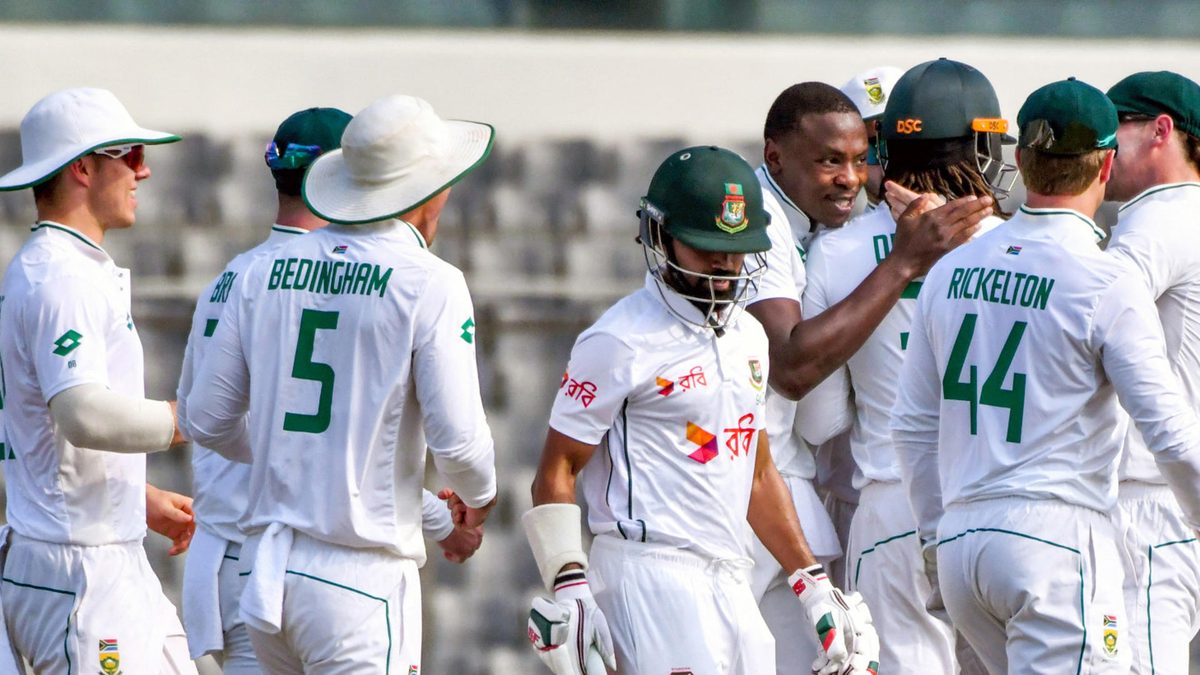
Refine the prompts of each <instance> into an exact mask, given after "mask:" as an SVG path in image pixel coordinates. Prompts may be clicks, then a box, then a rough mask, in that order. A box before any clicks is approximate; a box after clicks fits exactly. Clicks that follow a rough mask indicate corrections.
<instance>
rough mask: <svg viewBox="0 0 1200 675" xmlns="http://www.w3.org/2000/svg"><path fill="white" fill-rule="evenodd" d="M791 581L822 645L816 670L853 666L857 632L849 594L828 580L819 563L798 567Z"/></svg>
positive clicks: (825, 674)
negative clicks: (844, 593) (807, 566)
mask: <svg viewBox="0 0 1200 675" xmlns="http://www.w3.org/2000/svg"><path fill="white" fill-rule="evenodd" d="M788 583H789V584H791V586H792V591H794V592H795V593H796V597H797V598H799V599H800V603H801V604H802V605H804V609H805V611H806V612H808V618H809V619H810V620H811V621H812V623H813V627H814V628H815V629H816V631H817V642H818V643H820V645H821V654H820V655H819V656H818V657H817V660H816V662H814V663H813V672H814V673H818V674H819V675H831V674H833V673H845V672H846V671H847V669H848V668H849V667H850V655H851V654H853V653H854V636H855V633H856V629H855V626H854V619H853V616H852V614H851V609H850V605H849V603H847V602H846V598H845V597H843V596H842V592H841V591H839V590H838V589H836V588H834V586H833V584H831V583H830V582H829V577H828V576H826V574H825V570H824V569H823V568H822V567H821V566H820V565H813V566H812V567H809V568H806V569H801V570H796V571H795V572H793V573H792V575H791V576H790V577H788Z"/></svg>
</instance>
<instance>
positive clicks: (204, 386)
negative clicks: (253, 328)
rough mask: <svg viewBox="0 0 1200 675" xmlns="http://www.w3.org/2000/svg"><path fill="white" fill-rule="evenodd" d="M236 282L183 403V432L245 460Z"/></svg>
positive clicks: (245, 403) (244, 374)
mask: <svg viewBox="0 0 1200 675" xmlns="http://www.w3.org/2000/svg"><path fill="white" fill-rule="evenodd" d="M241 290H242V286H241V284H239V285H238V286H237V287H236V288H235V290H234V293H235V294H236V297H237V300H236V301H234V302H230V303H229V304H228V305H226V307H225V311H224V312H223V313H222V315H221V320H220V323H219V324H218V325H217V330H216V333H214V334H213V337H212V340H213V341H212V344H211V345H210V346H209V347H208V350H207V351H206V353H205V357H204V359H203V363H202V364H201V366H200V372H199V373H198V374H197V375H196V376H195V377H194V379H193V381H192V389H191V393H189V394H188V396H187V401H186V404H185V405H186V406H187V407H186V408H185V410H186V417H185V420H186V423H187V426H186V427H184V432H185V433H187V434H188V435H189V436H190V437H191V439H192V440H193V441H195V442H197V443H199V444H200V445H203V446H204V447H206V448H209V449H211V450H214V451H216V452H218V453H220V454H221V456H223V457H225V458H226V459H229V460H232V461H235V462H242V463H245V464H249V463H250V459H251V452H250V432H249V428H248V426H247V424H246V410H247V409H248V408H249V405H250V369H249V366H248V365H247V364H246V357H245V354H244V353H243V352H242V343H241V337H240V327H239V321H240V316H241V312H240V310H239V307H238V305H240V304H241V301H242V296H241Z"/></svg>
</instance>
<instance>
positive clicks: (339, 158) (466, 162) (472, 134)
mask: <svg viewBox="0 0 1200 675" xmlns="http://www.w3.org/2000/svg"><path fill="white" fill-rule="evenodd" d="M495 134H496V132H495V129H493V128H492V125H490V124H484V123H482V122H468V121H464V120H443V119H442V118H440V117H438V115H437V113H436V112H434V110H433V107H432V106H430V105H429V103H427V102H426V101H424V100H423V99H420V98H417V97H415V96H403V95H393V96H387V97H385V98H381V99H379V100H378V101H375V102H374V103H372V104H371V105H369V106H367V107H366V108H365V109H363V110H362V112H360V113H358V114H357V115H355V116H354V119H353V120H351V121H350V124H349V125H348V126H347V127H346V131H345V132H344V133H343V134H342V147H341V148H340V149H338V150H332V151H330V152H327V153H325V154H323V155H321V156H320V157H318V158H317V160H316V161H315V162H313V163H312V165H311V166H310V167H309V169H308V172H307V173H306V174H305V175H304V186H303V189H302V191H301V192H302V194H303V197H304V202H305V203H306V204H307V205H308V208H309V209H310V210H311V211H312V212H313V213H315V214H316V215H317V216H319V217H321V218H323V219H325V220H328V221H330V222H333V223H341V224H346V225H352V224H357V223H371V222H375V221H378V220H385V219H387V218H393V217H395V216H398V215H400V214H402V213H405V212H407V211H411V210H413V209H415V208H417V207H418V206H420V205H422V204H424V203H425V202H427V201H429V199H430V198H432V197H434V196H435V195H437V194H438V193H440V192H441V191H442V190H444V189H446V188H447V187H450V186H451V185H453V184H455V183H456V182H458V181H459V180H460V179H462V177H463V176H465V175H467V174H468V173H470V172H471V170H472V169H474V168H475V167H477V166H479V165H480V164H481V163H483V160H484V159H486V158H487V156H488V153H490V152H491V150H492V142H493V140H494V138H495Z"/></svg>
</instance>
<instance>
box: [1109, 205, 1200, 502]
mask: <svg viewBox="0 0 1200 675" xmlns="http://www.w3.org/2000/svg"><path fill="white" fill-rule="evenodd" d="M1107 250H1108V252H1109V253H1112V254H1115V255H1118V256H1122V257H1124V258H1126V259H1127V260H1129V261H1130V262H1132V263H1133V264H1134V265H1135V266H1136V267H1137V268H1138V270H1139V271H1140V272H1141V273H1142V278H1143V280H1144V281H1145V282H1146V284H1147V285H1148V286H1149V288H1150V295H1152V296H1154V298H1156V300H1155V304H1156V305H1157V306H1158V318H1159V321H1160V322H1162V328H1163V337H1164V338H1165V339H1166V345H1167V359H1168V360H1169V361H1170V362H1171V368H1172V369H1173V370H1174V371H1175V374H1176V375H1177V376H1178V377H1179V381H1180V383H1182V385H1183V390H1184V393H1185V394H1187V398H1188V401H1190V402H1191V406H1192V409H1193V410H1197V411H1200V183H1172V184H1169V185H1156V186H1154V187H1152V188H1150V189H1148V190H1146V191H1145V192H1142V193H1141V194H1140V195H1138V196H1136V197H1134V198H1133V199H1131V200H1129V201H1128V202H1126V203H1125V205H1124V206H1122V207H1121V209H1120V211H1119V212H1118V216H1117V225H1116V227H1115V228H1114V229H1113V240H1112V243H1111V244H1109V246H1108V249H1107ZM1120 477H1121V480H1138V481H1142V482H1145V483H1165V482H1166V481H1165V480H1164V479H1163V477H1162V473H1161V472H1160V471H1159V470H1158V467H1157V466H1155V464H1154V457H1153V455H1151V454H1150V451H1149V450H1148V449H1147V448H1146V442H1145V441H1144V440H1142V435H1141V433H1140V432H1138V430H1137V428H1136V427H1134V426H1133V425H1129V431H1128V433H1127V434H1126V438H1125V452H1124V454H1123V455H1122V456H1121V469H1120Z"/></svg>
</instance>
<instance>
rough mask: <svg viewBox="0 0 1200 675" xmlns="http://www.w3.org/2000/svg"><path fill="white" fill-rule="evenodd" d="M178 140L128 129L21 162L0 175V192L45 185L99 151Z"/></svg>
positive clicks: (156, 132) (162, 132)
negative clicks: (118, 134)
mask: <svg viewBox="0 0 1200 675" xmlns="http://www.w3.org/2000/svg"><path fill="white" fill-rule="evenodd" d="M180 140H182V139H181V138H180V137H179V136H176V135H175V134H169V133H167V132H165V131H155V130H153V129H142V128H140V127H139V128H136V129H131V130H130V131H129V132H128V133H126V134H123V135H122V136H121V137H120V138H111V139H105V140H103V141H101V142H98V143H92V144H90V145H85V146H82V149H81V146H76V147H73V148H67V149H65V150H63V151H62V152H59V153H58V154H56V155H53V156H50V157H43V158H42V159H39V160H37V161H34V162H30V163H22V164H21V166H19V167H17V168H15V169H13V170H12V171H9V172H8V173H6V174H4V175H3V176H0V192H11V191H13V190H24V189H26V188H31V187H35V186H37V185H40V184H42V183H45V182H46V181H48V180H50V179H51V178H53V177H54V176H56V175H58V172H60V171H62V170H63V169H65V168H67V167H68V166H70V165H71V163H72V162H74V161H75V160H77V159H79V158H81V157H83V156H85V155H87V154H89V153H91V152H93V151H95V150H99V149H100V148H107V147H110V146H114V145H131V144H138V145H162V144H164V143H175V142H176V141H180Z"/></svg>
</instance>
